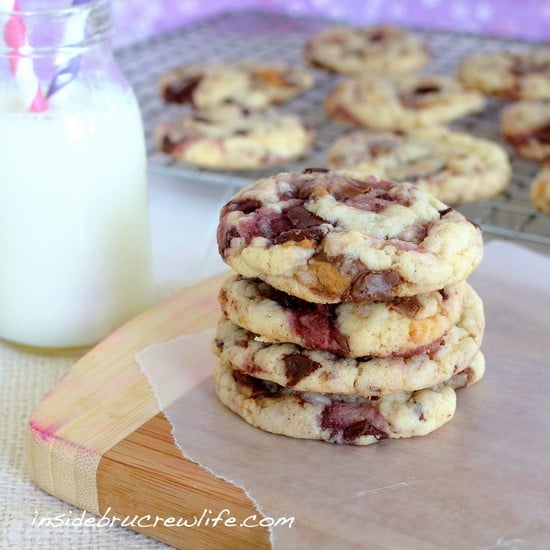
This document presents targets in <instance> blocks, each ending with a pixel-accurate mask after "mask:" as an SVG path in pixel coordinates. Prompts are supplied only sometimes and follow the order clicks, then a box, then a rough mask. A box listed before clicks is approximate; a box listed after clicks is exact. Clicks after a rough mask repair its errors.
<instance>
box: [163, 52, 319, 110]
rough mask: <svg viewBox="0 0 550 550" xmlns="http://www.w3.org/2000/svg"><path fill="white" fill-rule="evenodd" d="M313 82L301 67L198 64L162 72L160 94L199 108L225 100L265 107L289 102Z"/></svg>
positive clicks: (169, 99)
mask: <svg viewBox="0 0 550 550" xmlns="http://www.w3.org/2000/svg"><path fill="white" fill-rule="evenodd" d="M312 85H313V78H312V77H311V74H310V73H309V72H308V71H306V70H305V69H302V68H299V67H292V66H288V65H277V64H272V63H260V62H244V61H243V62H238V63H221V62H220V63H197V64H190V65H185V66H183V67H178V68H175V69H172V70H171V71H169V72H167V73H165V74H163V75H162V76H161V78H160V82H159V93H160V95H161V97H162V98H163V99H164V100H165V101H166V102H168V103H191V104H192V105H193V106H194V107H196V108H197V109H206V108H210V107H215V106H217V105H221V104H224V103H236V104H238V105H243V106H246V107H251V108H263V107H267V106H269V105H272V104H278V103H283V102H285V101H289V100H290V99H292V98H293V97H295V96H296V95H298V94H300V93H302V92H305V91H306V90H309V88H311V86H312Z"/></svg>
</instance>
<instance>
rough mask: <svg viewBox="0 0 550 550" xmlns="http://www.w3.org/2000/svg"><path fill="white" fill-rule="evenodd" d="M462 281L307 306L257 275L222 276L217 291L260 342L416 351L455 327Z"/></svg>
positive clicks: (229, 312) (367, 351) (364, 351)
mask: <svg viewBox="0 0 550 550" xmlns="http://www.w3.org/2000/svg"><path fill="white" fill-rule="evenodd" d="M465 295H466V284H465V283H458V284H457V285H452V286H449V287H445V288H444V289H441V290H435V291H433V292H429V293H428V294H419V295H418V296H410V297H407V298H394V299H393V300H389V301H382V302H371V301H366V302H348V303H341V304H313V303H310V302H306V301H304V300H301V299H300V298H296V297H295V296H290V295H289V294H285V293H284V292H281V291H280V290H277V289H275V288H273V287H271V286H269V285H268V284H267V283H265V282H263V281H262V280H260V279H246V278H244V277H242V276H240V275H234V276H232V277H230V278H228V279H227V280H226V281H225V283H224V284H223V286H222V288H221V289H220V293H219V302H220V306H221V309H222V313H223V314H224V315H225V316H226V317H227V318H229V319H230V320H231V321H233V323H235V324H236V325H238V326H239V327H243V328H245V329H247V330H248V331H250V332H252V333H255V334H256V335H258V336H259V337H260V338H261V341H262V342H263V341H265V342H278V343H294V344H297V345H299V346H302V347H304V348H308V349H313V350H319V351H327V352H330V353H333V354H335V355H339V356H343V357H362V356H366V355H369V356H372V357H387V356H403V355H412V354H415V353H418V352H419V350H422V349H424V348H425V347H426V346H430V345H432V344H433V343H434V342H435V341H436V340H438V339H440V338H441V337H442V336H443V334H444V333H445V332H447V331H448V330H449V329H450V328H451V326H453V325H455V324H456V322H457V321H458V319H459V318H460V315H461V314H462V309H463V306H464V299H465Z"/></svg>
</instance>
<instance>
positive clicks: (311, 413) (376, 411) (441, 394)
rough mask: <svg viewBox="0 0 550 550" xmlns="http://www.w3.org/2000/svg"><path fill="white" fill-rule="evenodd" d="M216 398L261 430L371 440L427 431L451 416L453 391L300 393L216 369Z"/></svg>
mask: <svg viewBox="0 0 550 550" xmlns="http://www.w3.org/2000/svg"><path fill="white" fill-rule="evenodd" d="M214 382H215V389H216V393H217V395H218V397H219V399H220V401H221V402H222V403H223V404H224V405H225V406H226V407H227V408H228V409H230V410H232V411H233V412H234V413H236V414H237V415H239V416H240V417H242V418H243V419H244V420H245V421H246V422H248V423H249V424H251V425H252V426H255V427H257V428H260V429H261V430H264V431H267V432H271V433H274V434H281V435H286V436H289V437H295V438H300V439H318V440H321V441H328V442H330V443H340V444H351V445H370V444H372V443H375V442H377V441H379V440H381V439H388V438H391V439H398V438H408V437H415V436H422V435H426V434H428V433H430V432H432V431H434V430H436V429H437V428H439V427H441V426H442V425H443V424H445V423H446V422H448V421H449V420H451V418H452V417H453V416H454V412H455V408H456V394H455V390H454V389H453V388H452V387H451V385H445V384H443V385H440V386H437V387H433V388H429V389H423V390H419V391H415V392H400V393H395V394H389V395H385V396H382V397H371V398H369V397H358V396H350V395H348V396H346V395H339V394H322V393H315V392H298V391H294V390H290V389H287V388H284V387H282V386H279V385H278V384H274V383H273V382H266V381H264V380H260V379H258V378H254V377H252V376H248V375H246V374H242V373H239V372H237V371H234V370H232V369H231V368H230V367H229V366H228V365H226V364H224V363H223V362H219V363H218V365H217V366H216V368H215V370H214Z"/></svg>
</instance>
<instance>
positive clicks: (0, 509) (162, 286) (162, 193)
mask: <svg viewBox="0 0 550 550" xmlns="http://www.w3.org/2000/svg"><path fill="white" fill-rule="evenodd" d="M149 190H150V191H149V203H150V218H151V219H150V222H151V237H152V248H153V270H154V277H155V283H156V285H157V291H158V296H159V298H164V297H166V296H168V295H170V294H172V293H174V292H175V291H176V290H178V289H180V288H182V287H184V286H187V285H190V284H193V283H195V282H197V281H199V280H200V279H203V278H205V277H208V276H210V275H213V274H215V273H219V272H220V271H221V270H223V269H226V267H225V266H224V264H223V263H222V261H221V260H220V259H219V257H218V253H217V247H216V241H215V230H216V225H217V220H218V213H219V210H220V208H221V206H222V205H223V204H224V203H225V202H226V201H227V200H228V198H229V197H230V196H231V195H232V194H233V193H234V191H235V188H233V187H231V186H227V187H220V186H208V185H205V184H194V183H191V182H187V181H183V180H176V179H171V178H163V177H159V176H157V175H154V174H150V177H149ZM79 357H80V355H79V354H76V353H62V354H59V353H58V354H51V355H45V354H33V353H30V352H28V351H23V350H21V349H18V348H16V347H14V346H12V345H10V344H8V343H6V342H3V341H2V340H0V548H2V549H3V548H10V549H13V550H20V549H33V550H34V549H41V548H44V549H50V548H51V549H56V550H58V549H60V550H63V549H65V548H66V549H75V548H77V549H80V548H93V549H94V550H97V549H99V550H101V549H107V548H109V549H110V548H124V549H134V548H135V549H141V548H164V547H165V545H163V544H161V543H158V542H156V541H153V540H152V539H148V538H147V537H145V536H143V535H137V534H135V533H134V532H132V531H130V530H128V529H124V528H120V527H95V528H93V527H86V526H82V525H75V523H78V521H75V520H76V519H77V518H79V517H81V515H82V511H80V510H78V509H76V508H74V507H73V506H70V505H68V504H66V503H64V502H61V501H59V500H57V499H55V498H54V497H51V496H49V495H47V494H46V493H44V492H43V491H41V490H40V489H38V488H37V487H36V486H34V484H33V483H32V481H31V479H30V475H29V470H28V468H27V463H26V446H25V433H26V424H27V419H28V417H29V415H30V412H31V410H32V409H33V407H34V405H35V404H36V403H37V402H38V401H39V400H40V398H41V397H42V396H43V395H44V394H45V393H46V392H47V391H48V389H49V388H50V387H52V386H53V385H54V384H55V382H56V380H58V379H59V378H60V377H61V376H62V375H63V374H64V373H65V372H66V371H67V370H68V369H69V368H70V366H71V365H72V364H74V362H75V361H76V360H78V358H79ZM40 518H46V519H43V520H42V525H40V526H39V525H37V523H38V521H39V519H40ZM33 520H34V523H35V524H34V525H33ZM69 522H70V525H67V523H69ZM56 523H57V524H61V523H63V524H62V525H59V526H56Z"/></svg>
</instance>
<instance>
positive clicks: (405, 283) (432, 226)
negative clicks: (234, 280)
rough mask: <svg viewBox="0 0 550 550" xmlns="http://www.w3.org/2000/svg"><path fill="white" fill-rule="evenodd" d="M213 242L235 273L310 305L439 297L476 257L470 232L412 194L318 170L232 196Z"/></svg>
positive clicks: (474, 233)
mask: <svg viewBox="0 0 550 550" xmlns="http://www.w3.org/2000/svg"><path fill="white" fill-rule="evenodd" d="M217 237H218V247H219V251H220V254H221V256H222V258H223V259H224V261H225V262H227V263H228V264H229V265H230V266H231V267H233V269H235V270H236V271H237V272H238V273H240V274H241V275H244V276H245V277H258V278H260V279H262V280H264V281H266V282H267V283H268V284H270V285H271V286H274V287H276V288H278V289H279V290H282V291H283V292H286V293H287V294H292V295H294V296H297V297H299V298H302V299H304V300H306V301H309V302H316V303H335V302H342V301H349V302H352V301H361V300H384V299H391V298H393V297H396V296H412V295H416V294H422V293H426V292H431V291H433V290H438V289H440V288H443V287H445V286H448V285H452V284H456V283H458V282H460V281H463V280H464V279H466V278H467V277H468V276H469V275H470V273H471V272H472V271H473V270H474V269H475V268H476V267H477V265H478V264H479V262H480V261H481V256H482V248H483V245H482V238H481V231H480V229H479V227H477V226H476V225H475V224H473V223H472V222H470V221H468V220H467V219H466V218H465V217H464V216H463V215H462V214H460V213H459V212H457V211H455V210H453V209H452V208H449V207H448V206H447V205H446V204H444V203H442V202H441V201H439V200H437V199H436V198H435V197H433V196H431V195H428V194H426V193H424V192H423V191H421V190H420V189H418V188H417V187H415V186H414V185H413V184H410V183H401V184H399V183H395V182H391V181H387V180H379V179H377V178H376V177H374V176H371V177H366V178H364V179H355V178H351V177H347V176H345V175H344V174H341V173H338V172H330V171H328V169H323V168H317V169H315V168H310V169H306V170H304V171H303V172H301V173H298V172H294V173H281V174H278V175H276V176H272V177H269V178H265V179H261V180H258V181H257V182H255V183H253V184H251V185H249V186H247V187H245V188H243V189H241V190H240V191H239V192H238V193H237V194H236V195H235V196H234V197H233V198H232V200H231V201H229V203H227V204H226V205H225V206H224V207H223V208H222V210H221V213H220V222H219V225H218V234H217Z"/></svg>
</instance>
